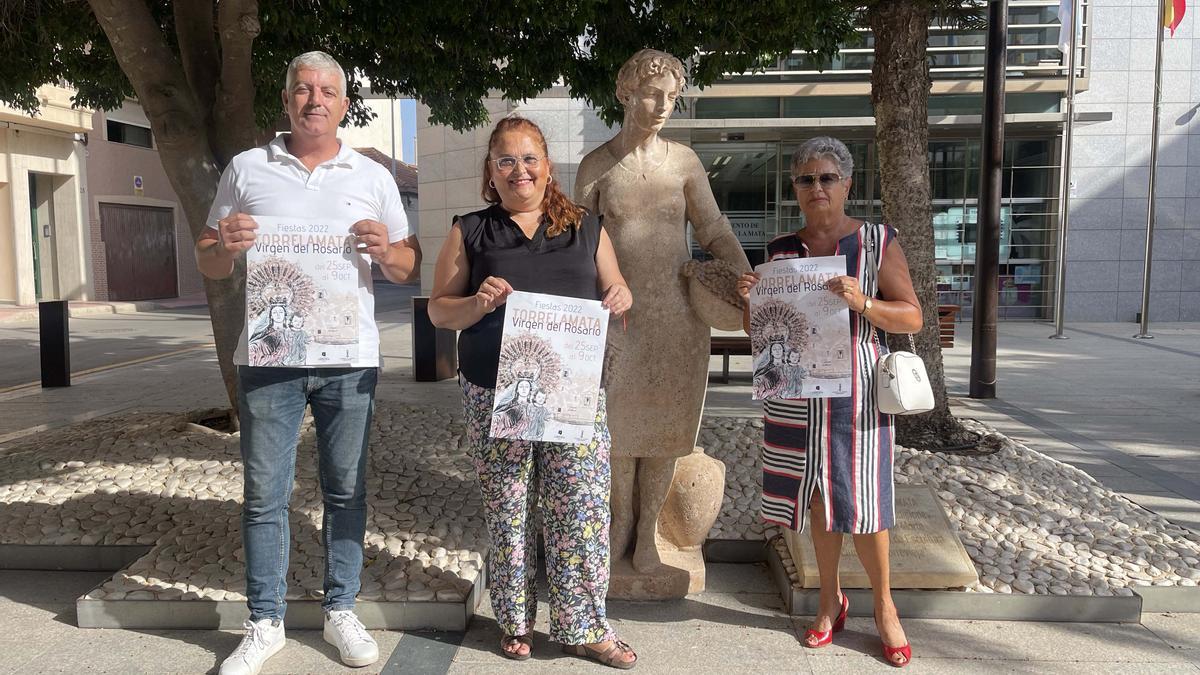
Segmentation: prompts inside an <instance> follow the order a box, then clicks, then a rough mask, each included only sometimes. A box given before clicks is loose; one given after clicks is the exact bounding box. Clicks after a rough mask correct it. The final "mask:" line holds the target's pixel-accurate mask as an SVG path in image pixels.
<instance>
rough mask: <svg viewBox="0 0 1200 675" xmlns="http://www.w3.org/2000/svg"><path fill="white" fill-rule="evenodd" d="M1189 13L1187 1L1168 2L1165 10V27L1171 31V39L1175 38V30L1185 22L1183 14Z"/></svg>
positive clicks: (1171, 0) (1174, 0)
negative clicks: (1180, 23)
mask: <svg viewBox="0 0 1200 675" xmlns="http://www.w3.org/2000/svg"><path fill="white" fill-rule="evenodd" d="M1186 11H1187V0H1167V2H1166V3H1165V7H1164V9H1163V26H1166V27H1167V28H1170V29H1171V37H1175V28H1176V26H1178V25H1179V22H1181V21H1183V13H1184V12H1186Z"/></svg>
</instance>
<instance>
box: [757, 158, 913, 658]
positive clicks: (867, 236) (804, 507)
mask: <svg viewBox="0 0 1200 675" xmlns="http://www.w3.org/2000/svg"><path fill="white" fill-rule="evenodd" d="M853 169H854V160H853V158H852V156H851V155H850V151H849V150H848V149H847V148H846V145H845V144H844V143H842V142H841V141H839V140H837V139H834V138H829V137H820V138H814V139H811V140H809V141H807V142H805V143H804V144H803V145H801V146H800V148H799V149H798V150H797V151H796V153H795V154H794V155H793V156H792V166H791V173H792V184H793V187H794V189H795V193H796V201H797V202H798V203H799V205H800V209H801V211H803V212H804V220H805V227H804V228H803V229H801V230H799V231H798V232H795V233H792V234H785V235H781V236H779V237H776V238H775V239H774V240H773V241H771V243H770V244H768V245H767V255H768V259H769V260H779V259H782V258H805V257H817V256H831V255H844V256H846V275H845V276H839V277H835V278H833V279H830V280H829V282H828V283H827V286H828V288H829V290H830V292H832V293H835V294H837V295H838V296H839V297H841V298H842V299H843V300H844V301H845V302H846V304H847V305H848V306H849V308H850V340H851V344H852V345H853V349H852V350H851V353H852V356H851V363H852V369H853V382H854V385H853V387H852V391H851V395H850V396H849V397H847V398H814V399H807V400H782V399H767V400H766V401H765V405H764V408H765V412H766V414H765V420H764V422H765V424H764V432H763V497H762V512H763V518H764V519H765V520H767V521H768V522H772V523H776V524H779V525H783V526H786V527H789V528H791V529H793V530H797V531H801V532H802V531H804V528H805V522H806V520H807V521H808V522H809V525H811V532H812V540H813V547H814V548H815V550H816V556H817V567H818V570H819V572H820V578H821V591H820V606H819V608H818V610H817V616H816V619H815V620H814V621H813V624H812V626H811V627H810V628H809V630H808V631H807V632H806V634H805V637H804V644H805V646H807V647H814V648H815V647H823V646H825V645H827V644H829V643H830V642H831V641H832V638H833V633H834V632H836V631H839V630H841V628H842V626H843V624H844V622H845V615H846V610H847V607H848V602H847V601H846V599H845V596H843V595H842V593H841V588H840V584H839V583H838V559H839V557H840V555H841V550H842V534H843V533H847V532H849V533H851V534H852V535H853V536H854V547H855V550H856V551H857V552H858V557H859V559H860V560H861V561H862V564H863V567H864V568H865V569H866V572H867V576H868V577H869V578H870V580H871V586H872V588H873V589H874V596H875V612H874V614H875V622H876V624H877V625H878V629H879V635H880V639H881V641H882V643H883V654H884V658H885V659H887V661H888V662H889V663H890V664H892V665H894V666H903V665H905V664H907V663H908V661H909V660H910V659H911V658H912V652H911V649H910V647H909V645H908V641H907V640H906V639H905V636H904V629H903V628H902V627H901V626H900V619H899V617H898V616H897V614H896V607H895V605H894V604H893V603H892V594H891V583H890V579H889V574H888V528H890V527H892V524H893V523H894V522H895V514H894V500H893V496H892V455H893V450H894V444H893V439H892V418H891V416H890V415H886V414H883V413H881V412H879V410H878V407H877V404H876V401H875V396H874V377H875V361H876V360H877V359H878V358H879V355H880V354H881V353H884V350H885V349H886V347H883V346H881V345H883V344H884V342H883V340H882V337H883V336H882V335H879V336H877V335H876V333H878V332H881V331H886V332H891V333H913V332H916V331H918V330H920V328H921V307H920V304H919V303H918V301H917V295H916V292H915V291H914V290H913V286H912V279H911V278H910V276H909V272H908V262H907V261H906V260H905V258H904V251H903V250H902V249H901V248H900V242H899V241H897V240H896V231H895V229H894V228H892V227H891V226H889V225H882V224H872V223H866V222H863V221H861V220H855V219H854V218H850V217H849V216H847V215H846V212H845V203H846V196H847V195H848V194H849V192H850V182H851V180H850V176H851V173H852V172H853ZM757 282H758V275H757V274H756V273H753V272H751V273H748V274H746V275H743V277H742V278H741V281H740V283H739V290H740V291H741V292H742V293H743V297H745V298H747V300H748V299H749V294H750V289H751V288H753V287H754V285H755V284H756V283H757ZM745 324H746V330H747V332H749V330H750V314H749V303H748V302H747V310H746V315H745ZM877 337H878V339H877Z"/></svg>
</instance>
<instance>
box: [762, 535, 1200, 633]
mask: <svg viewBox="0 0 1200 675" xmlns="http://www.w3.org/2000/svg"><path fill="white" fill-rule="evenodd" d="M767 564H768V565H769V566H770V569H771V576H772V577H774V579H775V583H776V585H777V586H778V588H779V592H780V594H781V595H782V596H783V603H784V607H785V608H786V609H787V612H788V614H789V615H791V616H808V615H811V614H813V613H814V612H815V611H816V609H817V599H818V591H817V590H816V589H796V588H792V582H791V579H790V578H789V577H788V574H787V570H786V569H785V568H784V566H783V561H782V560H781V559H780V557H779V553H778V551H776V550H775V547H774V546H769V547H767ZM1151 588H1152V587H1151ZM1141 590H1146V589H1141ZM1154 590H1155V591H1159V590H1160V589H1154ZM1180 590H1187V591H1197V592H1196V593H1179V591H1180ZM1161 591H1165V593H1156V594H1155V595H1158V596H1159V598H1156V599H1155V600H1154V601H1153V602H1150V603H1147V602H1146V601H1145V599H1144V597H1143V596H1142V595H1140V594H1139V591H1135V592H1134V595H1132V596H1127V597H1111V598H1110V597H1099V596H1094V595H1024V594H1011V595H1010V594H1004V593H967V592H964V591H935V590H929V591H922V590H893V591H892V598H893V599H894V600H895V602H896V608H897V610H899V612H900V615H901V616H904V617H911V618H914V619H959V620H977V621H1058V622H1071V623H1140V622H1141V620H1142V614H1143V612H1147V611H1149V612H1159V611H1190V612H1200V589H1196V588H1189V587H1186V586H1179V587H1171V588H1170V589H1166V588H1163V589H1161ZM844 592H845V594H846V595H847V596H849V598H850V599H851V603H850V607H851V611H850V614H851V616H871V613H870V608H871V607H872V606H873V603H872V594H871V591H870V590H868V589H846V590H845V591H844ZM1168 594H1169V595H1170V600H1169V601H1168V600H1165V599H1161V596H1162V595H1168ZM1154 603H1159V604H1157V605H1156V604H1154ZM1147 605H1151V606H1147ZM1168 605H1169V606H1171V607H1176V608H1177V609H1173V610H1167V609H1161V608H1159V607H1166V606H1168ZM856 608H859V609H858V611H855V609H856ZM861 608H866V609H865V610H863V609H861ZM1184 608H1186V609H1184Z"/></svg>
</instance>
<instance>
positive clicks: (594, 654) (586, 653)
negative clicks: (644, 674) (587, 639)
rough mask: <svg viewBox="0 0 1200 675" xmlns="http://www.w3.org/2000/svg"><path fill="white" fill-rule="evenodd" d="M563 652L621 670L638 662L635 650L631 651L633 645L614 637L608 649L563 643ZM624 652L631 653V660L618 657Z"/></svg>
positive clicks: (627, 668)
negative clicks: (602, 649) (601, 649)
mask: <svg viewBox="0 0 1200 675" xmlns="http://www.w3.org/2000/svg"><path fill="white" fill-rule="evenodd" d="M563 652H564V653H566V654H570V655H572V656H582V657H584V658H585V659H591V660H593V661H596V662H598V663H603V664H604V665H606V666H609V667H611V668H620V669H621V670H629V669H630V668H633V667H634V666H636V665H637V662H638V659H637V652H635V651H633V647H630V646H629V645H628V644H626V643H625V642H623V641H621V640H616V639H614V640H613V641H612V642H610V643H609V645H608V649H605V650H604V651H600V650H599V649H592V648H591V647H589V646H587V645H563ZM625 654H633V660H632V661H625V660H619V659H618V657H620V656H623V655H625Z"/></svg>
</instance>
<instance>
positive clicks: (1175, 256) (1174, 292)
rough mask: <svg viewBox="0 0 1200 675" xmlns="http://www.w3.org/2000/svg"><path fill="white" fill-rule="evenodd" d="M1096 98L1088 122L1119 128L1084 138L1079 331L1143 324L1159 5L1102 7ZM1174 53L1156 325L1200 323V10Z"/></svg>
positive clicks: (1169, 57)
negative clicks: (1089, 325) (1095, 118)
mask: <svg viewBox="0 0 1200 675" xmlns="http://www.w3.org/2000/svg"><path fill="white" fill-rule="evenodd" d="M1092 5H1093V15H1092V17H1091V25H1092V31H1093V33H1092V36H1091V37H1092V39H1091V45H1092V47H1091V49H1092V54H1091V73H1090V78H1089V79H1090V82H1089V88H1088V90H1087V91H1086V92H1081V93H1079V94H1077V95H1076V97H1075V100H1076V108H1077V110H1079V111H1080V112H1090V111H1103V112H1111V113H1112V120H1111V121H1108V122H1102V123H1099V124H1093V125H1087V126H1077V127H1076V129H1075V133H1074V135H1073V146H1074V147H1073V151H1072V167H1071V179H1072V180H1073V181H1074V182H1075V184H1076V186H1077V192H1076V196H1075V197H1074V198H1073V199H1072V202H1071V219H1070V227H1069V229H1068V232H1067V235H1068V241H1067V249H1066V250H1067V260H1068V264H1067V270H1066V277H1067V294H1066V319H1067V320H1068V321H1122V322H1129V321H1133V320H1134V318H1135V314H1136V313H1137V312H1138V311H1139V309H1140V305H1141V292H1142V269H1143V260H1144V255H1145V240H1146V211H1147V203H1148V200H1149V191H1148V179H1149V173H1150V169H1149V164H1150V161H1149V160H1150V125H1151V120H1152V117H1153V110H1152V101H1153V94H1154V46H1155V34H1156V31H1157V30H1158V26H1159V25H1160V21H1159V15H1158V3H1157V1H1156V0H1092ZM1189 9H1191V10H1192V11H1189V12H1187V13H1186V14H1185V15H1184V19H1183V22H1182V23H1181V24H1180V25H1179V27H1178V28H1177V29H1176V32H1175V37H1166V38H1164V42H1163V74H1162V105H1161V115H1160V118H1159V134H1160V136H1159V145H1158V173H1157V178H1156V183H1157V185H1156V189H1155V193H1156V195H1157V199H1156V211H1157V217H1156V223H1155V234H1154V240H1153V246H1152V250H1153V254H1154V260H1153V269H1152V271H1151V293H1150V296H1151V301H1150V320H1152V321H1200V111H1198V110H1197V108H1198V106H1200V39H1197V37H1198V36H1197V35H1196V31H1197V30H1198V29H1200V22H1198V21H1196V14H1197V13H1198V12H1196V11H1195V9H1196V8H1189Z"/></svg>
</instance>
